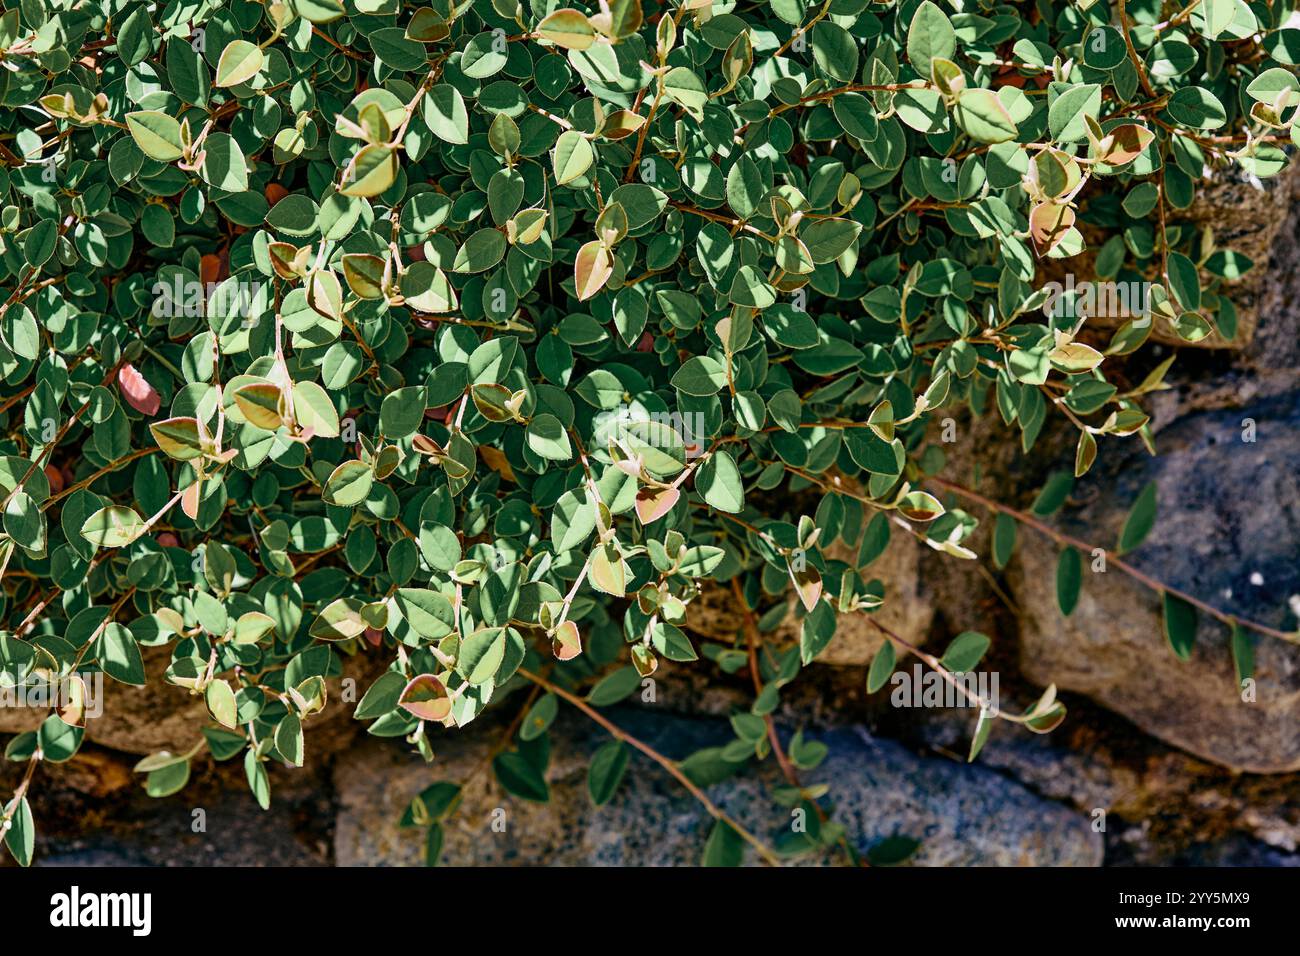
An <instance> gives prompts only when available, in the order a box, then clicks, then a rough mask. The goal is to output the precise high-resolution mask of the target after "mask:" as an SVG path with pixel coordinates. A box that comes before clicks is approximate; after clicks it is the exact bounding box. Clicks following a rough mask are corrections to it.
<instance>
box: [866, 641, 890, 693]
mask: <svg viewBox="0 0 1300 956" xmlns="http://www.w3.org/2000/svg"><path fill="white" fill-rule="evenodd" d="M896 659H897V655H896V653H895V651H894V645H893V644H892V643H890V642H889V641H888V640H886V641H885V642H884V643H883V644H881V645H880V650H878V651H876V656H875V657H873V658H871V667H870V668H868V670H867V693H868V694H874V693H875V692H876V691H878V690H880V688H882V687H884V686H885V685H886V684H887V683H889V678H890V677H891V676H893V673H894V664H895V661H896Z"/></svg>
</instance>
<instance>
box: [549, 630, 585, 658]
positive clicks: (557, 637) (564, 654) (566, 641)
mask: <svg viewBox="0 0 1300 956" xmlns="http://www.w3.org/2000/svg"><path fill="white" fill-rule="evenodd" d="M551 650H552V651H553V652H554V653H555V658H556V660H561V661H571V660H573V659H574V658H575V657H577V656H578V655H579V654H581V653H582V635H581V634H579V633H578V625H576V624H574V623H573V622H572V621H565V622H564V623H563V624H561V625H560V626H559V627H557V628H556V629H555V633H554V634H553V635H551Z"/></svg>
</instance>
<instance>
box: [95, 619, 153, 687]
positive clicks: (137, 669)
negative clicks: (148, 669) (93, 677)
mask: <svg viewBox="0 0 1300 956" xmlns="http://www.w3.org/2000/svg"><path fill="white" fill-rule="evenodd" d="M97 653H98V656H99V663H100V666H101V667H103V668H104V673H105V674H107V675H108V676H109V677H111V678H113V680H115V681H120V682H121V683H123V684H131V685H132V686H134V687H143V686H144V683H145V673H144V659H143V658H142V657H141V656H140V648H139V646H138V645H137V644H136V642H135V636H134V635H133V634H132V633H131V632H130V631H128V630H127V629H126V628H125V627H123V626H122V625H121V624H106V625H104V632H103V634H102V635H101V636H100V639H99V649H98V652H97Z"/></svg>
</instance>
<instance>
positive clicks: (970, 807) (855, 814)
mask: <svg viewBox="0 0 1300 956" xmlns="http://www.w3.org/2000/svg"><path fill="white" fill-rule="evenodd" d="M609 716H610V718H611V719H612V720H613V722H614V723H615V724H617V725H619V726H620V727H622V728H624V729H625V730H627V731H629V732H630V733H633V734H634V735H636V736H637V737H638V738H640V739H642V740H644V741H645V742H647V743H649V744H650V745H651V746H652V747H654V748H656V749H657V750H659V751H660V752H661V753H664V754H665V755H667V756H670V757H672V758H674V759H681V758H683V757H685V756H686V755H688V754H689V753H692V752H693V751H695V750H697V749H699V748H701V747H705V746H711V745H717V744H720V743H724V742H725V741H726V740H727V739H728V738H729V737H730V736H731V735H730V730H729V728H728V726H727V724H726V723H725V722H724V721H720V720H695V719H690V718H683V717H672V716H667V715H664V714H662V713H650V712H648V711H646V710H639V709H630V708H619V709H615V710H612V711H610V712H609ZM499 733H500V729H499V728H492V727H484V728H482V729H481V730H480V729H476V728H470V729H468V730H466V731H462V732H459V733H453V734H448V735H445V736H443V737H440V738H439V739H438V740H436V741H435V749H436V750H437V752H438V760H437V762H436V763H435V764H434V765H433V766H431V767H430V766H427V765H425V764H423V763H422V762H420V761H419V760H418V758H413V757H409V756H407V755H406V754H404V753H403V751H402V749H401V747H400V746H397V745H394V744H391V743H384V742H380V741H368V742H367V743H366V744H364V745H362V746H360V747H358V748H356V749H354V750H352V751H350V752H349V753H347V754H345V755H343V756H341V757H340V759H339V761H338V762H337V763H336V765H335V775H334V781H335V787H336V790H337V793H338V802H339V807H340V812H339V816H338V819H337V822H336V826H335V858H336V861H337V863H338V864H339V865H418V864H419V863H420V862H421V858H422V852H423V838H424V832H423V830H421V829H410V830H399V829H398V827H397V822H398V820H399V818H400V816H401V814H402V811H403V810H404V809H405V807H406V805H407V803H408V802H409V801H410V799H411V798H412V797H413V796H415V795H416V794H417V793H419V792H420V791H421V790H423V789H424V788H425V787H427V786H428V785H429V784H430V783H432V782H433V781H434V780H454V781H465V780H467V779H471V783H470V784H469V785H468V786H467V788H466V791H465V798H464V802H463V804H462V806H461V808H460V810H459V812H458V813H457V814H456V816H455V817H453V818H452V819H451V820H450V821H449V823H448V825H447V827H446V837H445V845H444V854H443V860H444V861H445V862H447V863H452V864H458V865H512V864H532V865H538V864H543V865H552V866H555V865H624V866H626V865H632V866H665V865H693V864H696V863H698V862H699V859H700V854H701V850H702V848H703V846H704V842H705V839H706V838H707V835H708V832H709V829H710V825H711V822H712V821H711V818H710V817H709V816H708V814H707V813H706V811H705V810H704V809H703V808H702V807H701V806H700V805H699V804H698V803H697V802H696V801H695V800H694V799H693V798H692V797H691V796H690V795H689V794H687V793H686V792H685V791H684V790H683V789H682V788H681V787H680V786H679V785H678V784H677V782H676V781H674V780H672V779H671V777H669V775H668V774H667V773H665V772H664V771H663V770H662V769H661V768H660V767H658V766H657V765H655V764H654V763H652V762H651V761H650V760H648V759H647V758H645V757H643V756H642V755H641V754H639V753H634V754H633V756H632V758H631V764H630V766H629V769H628V772H627V775H626V776H625V778H624V780H623V783H622V785H621V787H620V789H619V792H618V793H617V794H616V795H615V797H614V799H613V800H612V801H611V802H610V803H609V804H607V805H606V806H605V807H603V808H593V807H592V805H591V802H590V798H589V797H588V795H587V784H586V777H587V764H588V759H589V756H590V754H591V753H592V752H593V751H594V750H595V749H596V747H598V746H599V745H600V744H601V743H603V742H604V741H605V740H608V739H609V738H608V736H607V735H605V734H604V733H603V732H602V731H600V730H599V729H596V728H595V727H594V725H592V724H590V723H587V722H585V720H583V719H581V718H579V716H578V715H573V714H566V715H564V716H562V717H561V719H560V720H559V721H557V723H556V725H555V727H554V728H553V732H552V737H553V741H554V750H553V752H552V756H551V762H550V767H549V769H548V773H547V778H548V780H549V783H550V788H551V800H550V802H549V803H547V804H536V803H529V802H526V801H522V800H518V799H515V798H512V797H510V796H509V795H507V794H505V793H504V792H503V791H501V790H500V788H499V787H498V786H497V785H496V783H495V781H494V780H492V779H490V777H491V774H490V772H482V773H478V774H477V775H475V774H474V769H475V767H476V766H481V761H482V757H483V753H484V750H485V748H486V747H487V746H489V745H490V743H491V741H492V740H494V739H496V737H497V735H498V734H499ZM817 738H818V739H820V740H822V741H823V742H824V743H826V745H827V746H828V747H829V748H830V753H829V755H828V757H827V759H826V760H825V762H824V763H823V764H822V765H821V766H820V767H818V768H817V769H816V770H815V771H812V772H809V773H807V774H805V775H804V777H805V779H804V781H803V782H804V783H805V785H807V784H809V783H815V782H819V781H824V782H827V783H829V784H830V786H831V798H832V799H833V800H834V802H835V808H834V812H833V813H832V819H834V820H837V821H839V822H841V823H842V824H844V826H845V827H846V829H847V833H848V838H849V839H850V841H852V843H853V844H854V845H855V846H856V847H857V848H858V849H859V850H865V849H866V848H868V847H869V846H871V845H873V844H875V843H876V842H878V841H879V840H881V839H884V838H886V837H890V836H895V835H901V836H911V837H914V838H917V839H920V840H921V841H922V845H921V849H920V851H919V853H918V854H917V856H916V857H915V858H914V862H915V863H917V864H918V865H924V866H981V865H1058V866H1059V865H1073V866H1097V865H1099V864H1100V863H1101V858H1102V844H1101V839H1100V837H1099V836H1098V835H1097V834H1095V833H1093V832H1092V831H1091V829H1090V828H1089V826H1088V824H1087V822H1086V821H1085V819H1084V818H1083V817H1082V816H1081V815H1079V814H1077V813H1075V812H1073V811H1071V810H1068V809H1066V808H1064V807H1062V806H1061V805H1059V804H1056V803H1053V802H1052V801H1049V800H1044V799H1042V798H1039V797H1036V796H1034V795H1033V794H1032V793H1030V792H1029V791H1028V790H1026V789H1024V788H1023V787H1021V786H1019V785H1018V784H1015V783H1012V782H1009V781H1007V780H1005V779H1003V778H1002V777H1000V776H998V775H997V774H995V773H992V772H990V771H987V770H984V769H982V768H979V767H971V766H965V765H962V764H959V763H953V762H949V761H946V760H930V759H924V758H920V757H917V756H915V755H913V754H912V753H910V752H908V751H907V750H905V749H904V748H902V747H900V746H899V745H898V744H895V743H891V742H888V741H883V740H878V739H875V738H873V737H872V736H871V735H870V734H868V733H867V732H866V731H865V730H862V729H860V728H854V729H847V730H834V731H829V732H827V733H824V734H819V735H817ZM771 764H772V761H770V760H769V761H767V764H766V765H764V766H763V767H762V768H760V769H758V770H755V769H754V768H752V767H751V768H748V769H746V770H743V771H742V772H741V773H740V774H739V775H737V776H735V777H732V778H730V779H728V780H726V781H723V782H721V783H718V784H715V785H714V786H712V787H710V788H708V791H707V792H708V794H709V796H710V798H711V799H712V800H714V801H715V802H716V803H717V804H718V805H719V806H720V807H722V808H723V810H724V811H725V812H727V813H729V814H731V815H732V816H733V817H734V818H735V819H736V820H737V821H739V822H740V823H741V824H742V825H743V826H746V827H747V828H749V829H750V830H751V831H752V832H754V833H755V834H756V835H758V836H759V837H760V839H763V840H765V841H768V842H769V843H770V842H771V840H772V839H773V837H774V835H776V834H777V833H778V832H779V830H780V828H782V827H784V826H789V817H788V816H787V815H786V811H784V810H782V809H781V808H780V807H778V806H777V805H776V804H775V803H774V802H773V801H772V799H771V797H770V791H771V788H772V787H773V786H775V785H779V784H780V780H779V779H778V778H777V777H776V775H775V769H774V768H773V767H772V766H771ZM498 810H500V811H504V814H505V816H504V819H505V822H506V828H505V831H504V832H494V831H493V829H492V826H491V822H492V820H493V815H494V812H496V811H498ZM496 815H497V817H498V819H499V818H500V813H499V812H498V813H497V814H496ZM755 860H756V857H755V855H754V854H753V853H750V854H749V858H748V861H749V862H750V863H753V862H755ZM814 862H828V861H814Z"/></svg>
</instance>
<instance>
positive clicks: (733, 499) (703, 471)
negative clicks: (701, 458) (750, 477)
mask: <svg viewBox="0 0 1300 956" xmlns="http://www.w3.org/2000/svg"><path fill="white" fill-rule="evenodd" d="M695 488H696V490H697V491H699V493H700V494H701V495H702V496H703V497H704V500H705V501H706V502H708V504H709V506H710V507H712V508H716V509H718V510H719V511H725V512H727V513H728V514H733V515H735V514H740V513H741V512H742V511H744V510H745V486H744V482H743V481H742V480H741V477H740V469H739V468H738V467H737V466H736V460H735V459H734V458H732V457H731V454H730V452H728V451H727V450H726V449H725V448H719V449H718V450H717V451H715V452H713V454H712V455H710V456H709V457H708V459H706V460H705V462H704V463H703V464H702V465H700V469H699V471H698V472H696V475H695Z"/></svg>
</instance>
